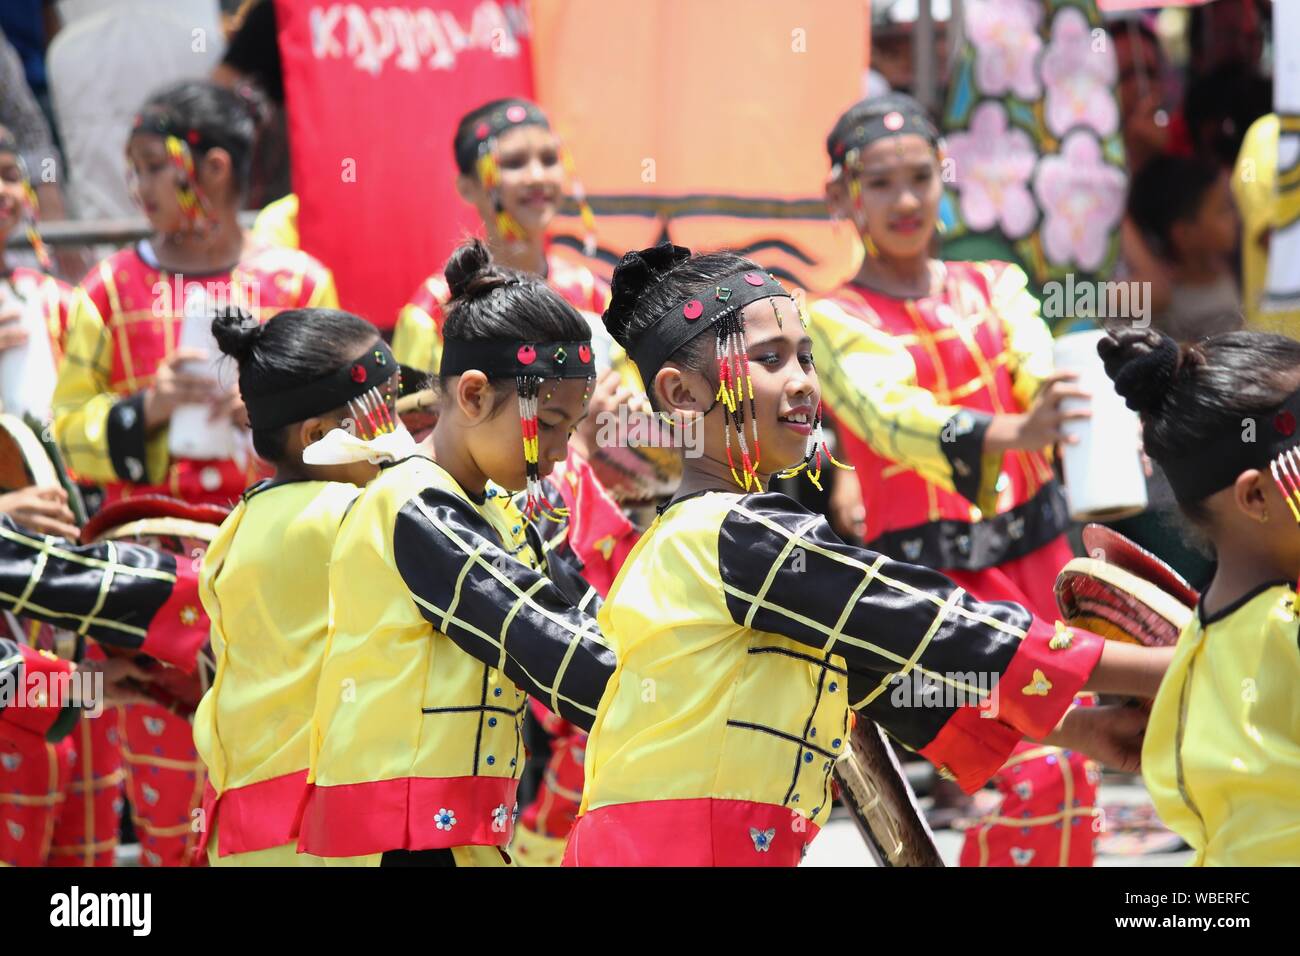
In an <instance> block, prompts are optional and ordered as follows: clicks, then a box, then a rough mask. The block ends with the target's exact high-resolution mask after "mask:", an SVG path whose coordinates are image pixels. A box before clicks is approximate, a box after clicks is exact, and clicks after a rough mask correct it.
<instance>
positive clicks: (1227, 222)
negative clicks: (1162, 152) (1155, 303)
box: [1128, 156, 1242, 341]
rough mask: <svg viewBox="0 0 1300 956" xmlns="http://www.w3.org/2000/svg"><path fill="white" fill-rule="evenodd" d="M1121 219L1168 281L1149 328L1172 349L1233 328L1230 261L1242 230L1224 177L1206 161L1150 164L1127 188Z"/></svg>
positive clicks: (1237, 311)
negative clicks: (1125, 215) (1172, 343)
mask: <svg viewBox="0 0 1300 956" xmlns="http://www.w3.org/2000/svg"><path fill="white" fill-rule="evenodd" d="M1128 212H1129V216H1130V217H1131V218H1132V220H1133V223H1134V224H1135V225H1136V226H1137V228H1138V229H1139V230H1140V231H1141V233H1142V236H1143V238H1144V239H1145V240H1146V242H1147V245H1148V246H1149V247H1150V248H1151V249H1152V250H1153V251H1154V252H1155V253H1156V255H1158V256H1159V257H1160V258H1161V259H1163V260H1164V261H1165V262H1166V263H1167V264H1168V268H1169V275H1170V277H1171V280H1172V282H1171V290H1170V297H1169V302H1168V304H1167V306H1165V307H1164V308H1163V309H1161V310H1158V311H1157V312H1156V313H1155V314H1154V315H1153V316H1152V323H1153V324H1154V325H1155V326H1156V328H1158V329H1160V331H1162V332H1164V333H1165V334H1167V335H1169V336H1170V337H1171V338H1174V339H1177V340H1179V341H1194V340H1196V339H1200V338H1203V337H1205V336H1207V335H1215V334H1217V333H1219V332H1229V331H1232V330H1233V329H1238V328H1240V327H1241V324H1242V322H1241V298H1240V295H1239V294H1238V292H1237V282H1236V279H1235V277H1234V273H1233V268H1232V255H1233V253H1234V252H1235V251H1236V249H1237V243H1238V241H1239V239H1240V233H1241V224H1240V222H1239V220H1238V218H1237V211H1236V208H1235V206H1234V204H1233V201H1232V192H1231V188H1230V176H1229V174H1228V173H1227V172H1226V171H1225V170H1223V169H1222V168H1221V167H1220V166H1219V165H1218V164H1217V163H1214V162H1212V161H1209V160H1205V159H1185V158H1181V157H1175V156H1162V157H1159V158H1157V159H1153V160H1151V162H1149V163H1147V164H1146V165H1145V166H1143V167H1142V170H1141V171H1140V172H1139V173H1138V174H1137V176H1136V177H1134V179H1133V181H1132V185H1131V188H1130V190H1129V203H1128Z"/></svg>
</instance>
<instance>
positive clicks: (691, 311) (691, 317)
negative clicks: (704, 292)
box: [682, 299, 704, 322]
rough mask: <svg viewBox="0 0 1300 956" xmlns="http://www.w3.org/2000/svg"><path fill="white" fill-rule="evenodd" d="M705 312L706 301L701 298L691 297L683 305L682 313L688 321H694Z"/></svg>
mask: <svg viewBox="0 0 1300 956" xmlns="http://www.w3.org/2000/svg"><path fill="white" fill-rule="evenodd" d="M703 314H704V303H703V302H701V301H700V300H699V299H691V301H690V302H687V303H686V304H685V305H684V306H682V315H684V316H685V317H686V321H687V322H694V321H695V320H696V319H698V318H699V317H700V316H702V315H703Z"/></svg>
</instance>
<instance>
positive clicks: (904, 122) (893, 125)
mask: <svg viewBox="0 0 1300 956" xmlns="http://www.w3.org/2000/svg"><path fill="white" fill-rule="evenodd" d="M897 106H898V108H897V109H891V110H887V111H885V112H883V113H879V114H875V115H872V116H868V117H865V118H863V119H860V120H858V121H857V122H850V121H848V117H845V118H844V119H842V120H840V122H839V123H838V124H837V125H836V127H835V129H834V130H833V131H832V132H831V135H830V136H829V137H828V138H827V142H826V151H827V152H828V153H830V157H831V162H833V163H841V162H843V161H844V157H845V156H846V155H847V154H848V152H849V151H850V150H854V149H864V148H866V147H867V146H870V145H871V144H872V143H874V142H875V141H876V140H878V139H884V138H885V137H886V136H906V135H908V134H914V135H917V136H920V137H922V138H923V139H924V140H925V141H926V142H927V143H929V144H930V145H931V146H934V145H936V144H937V143H938V142H939V131H938V130H937V129H936V128H935V125H934V124H933V123H932V122H930V117H929V116H927V115H926V113H925V110H923V109H921V108H920V107H919V106H910V105H909V104H907V103H903V102H900V103H898V104H897Z"/></svg>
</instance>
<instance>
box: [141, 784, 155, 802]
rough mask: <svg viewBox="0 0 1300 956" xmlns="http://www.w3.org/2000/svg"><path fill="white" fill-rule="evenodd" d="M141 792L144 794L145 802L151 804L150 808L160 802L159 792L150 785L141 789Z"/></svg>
mask: <svg viewBox="0 0 1300 956" xmlns="http://www.w3.org/2000/svg"><path fill="white" fill-rule="evenodd" d="M141 792H142V793H143V794H144V802H145V803H147V804H149V805H150V806H153V805H154V804H155V803H157V802H158V791H157V790H155V789H154V788H153V787H151V786H149V784H147V783H146V784H145V785H144V786H143V787H142V788H141Z"/></svg>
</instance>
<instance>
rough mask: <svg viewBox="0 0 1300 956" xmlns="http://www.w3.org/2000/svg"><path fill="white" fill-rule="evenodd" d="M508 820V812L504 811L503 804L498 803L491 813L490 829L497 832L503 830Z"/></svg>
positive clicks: (504, 806)
mask: <svg viewBox="0 0 1300 956" xmlns="http://www.w3.org/2000/svg"><path fill="white" fill-rule="evenodd" d="M508 819H510V811H509V810H507V809H506V805H505V804H504V803H498V804H497V806H496V809H495V810H493V811H492V829H494V830H496V831H498V832H500V831H502V830H504V829H505V828H506V821H507V820H508Z"/></svg>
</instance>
